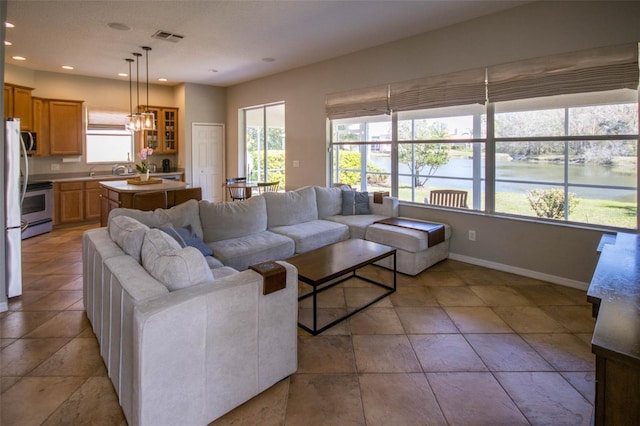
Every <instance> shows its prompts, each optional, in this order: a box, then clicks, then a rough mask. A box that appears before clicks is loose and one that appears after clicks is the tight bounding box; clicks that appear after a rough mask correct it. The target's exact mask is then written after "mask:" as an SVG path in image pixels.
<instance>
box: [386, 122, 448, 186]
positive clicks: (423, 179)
mask: <svg viewBox="0 0 640 426" xmlns="http://www.w3.org/2000/svg"><path fill="white" fill-rule="evenodd" d="M409 125H410V122H404V123H403V124H402V125H401V126H399V128H398V133H399V136H398V138H399V139H400V140H412V139H413V140H434V139H446V138H448V137H449V136H450V135H449V132H448V131H447V128H446V124H444V123H440V122H435V123H429V122H427V121H426V120H417V121H415V134H414V135H413V137H412V136H411V130H410V129H409ZM398 161H399V162H400V163H402V164H406V165H407V167H408V168H409V170H410V172H411V174H412V175H413V179H414V186H416V187H418V186H424V184H425V183H427V181H428V180H429V178H430V177H431V176H433V175H434V174H435V173H436V171H438V169H439V168H440V166H443V165H445V164H447V163H448V162H449V150H448V148H447V149H445V148H444V147H443V146H442V145H440V144H434V143H401V144H399V146H398ZM425 169H426V170H425Z"/></svg>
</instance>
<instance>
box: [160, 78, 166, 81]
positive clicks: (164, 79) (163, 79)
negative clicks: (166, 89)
mask: <svg viewBox="0 0 640 426" xmlns="http://www.w3.org/2000/svg"><path fill="white" fill-rule="evenodd" d="M158 81H167V79H166V78H159V79H158Z"/></svg>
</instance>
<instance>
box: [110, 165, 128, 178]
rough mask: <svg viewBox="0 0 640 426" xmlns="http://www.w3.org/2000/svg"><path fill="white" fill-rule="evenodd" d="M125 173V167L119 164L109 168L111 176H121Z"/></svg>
mask: <svg viewBox="0 0 640 426" xmlns="http://www.w3.org/2000/svg"><path fill="white" fill-rule="evenodd" d="M126 171H127V167H126V166H123V165H121V164H116V165H114V166H113V167H111V174H113V175H118V176H119V175H122V174H124V173H125V172H126Z"/></svg>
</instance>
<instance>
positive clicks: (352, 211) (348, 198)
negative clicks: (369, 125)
mask: <svg viewBox="0 0 640 426" xmlns="http://www.w3.org/2000/svg"><path fill="white" fill-rule="evenodd" d="M356 214H371V208H370V207H369V193H368V192H367V191H364V192H358V191H342V215H343V216H350V215H356Z"/></svg>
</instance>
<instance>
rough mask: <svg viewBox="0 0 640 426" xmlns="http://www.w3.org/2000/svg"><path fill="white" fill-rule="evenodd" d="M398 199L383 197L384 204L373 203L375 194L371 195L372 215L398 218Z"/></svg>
mask: <svg viewBox="0 0 640 426" xmlns="http://www.w3.org/2000/svg"><path fill="white" fill-rule="evenodd" d="M398 205H399V203H398V198H397V197H382V204H378V203H374V202H373V193H371V194H369V207H370V208H371V213H373V214H375V215H379V216H385V217H396V216H398Z"/></svg>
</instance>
